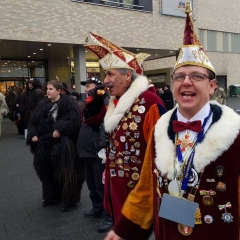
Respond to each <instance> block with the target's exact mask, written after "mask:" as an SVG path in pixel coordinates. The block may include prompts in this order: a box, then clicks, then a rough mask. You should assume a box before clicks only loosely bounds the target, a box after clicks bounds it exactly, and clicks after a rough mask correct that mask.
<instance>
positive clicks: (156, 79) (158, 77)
mask: <svg viewBox="0 0 240 240" xmlns="http://www.w3.org/2000/svg"><path fill="white" fill-rule="evenodd" d="M164 76H165V75H162V74H161V75H159V74H155V75H149V76H148V78H149V79H151V80H152V83H160V82H165V78H164Z"/></svg>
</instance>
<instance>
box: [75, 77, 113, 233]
mask: <svg viewBox="0 0 240 240" xmlns="http://www.w3.org/2000/svg"><path fill="white" fill-rule="evenodd" d="M81 85H82V86H84V87H85V93H86V97H87V98H86V102H87V104H86V106H85V108H84V109H83V121H82V124H81V129H80V132H79V137H78V142H77V146H78V153H79V156H80V161H81V162H85V176H86V183H87V186H88V190H89V192H90V193H89V197H90V199H91V201H92V209H90V210H87V211H85V212H84V216H85V217H86V218H94V217H103V218H104V220H103V223H102V224H101V225H100V226H99V227H98V231H99V232H106V231H109V230H110V229H111V228H112V219H111V216H109V214H108V213H106V212H105V211H104V206H103V196H104V184H103V183H102V174H103V171H104V168H105V161H104V160H103V159H102V158H101V155H99V152H100V153H101V152H102V146H100V144H99V138H100V134H101V132H100V125H101V124H102V122H103V116H104V114H105V109H106V106H107V104H108V97H107V96H106V94H104V95H103V96H102V97H101V98H102V100H98V99H97V100H95V101H92V102H89V97H90V95H89V92H92V91H93V90H94V89H95V88H103V83H102V81H101V80H100V79H99V78H96V77H91V78H88V79H87V80H86V81H81ZM93 116H94V117H93Z"/></svg>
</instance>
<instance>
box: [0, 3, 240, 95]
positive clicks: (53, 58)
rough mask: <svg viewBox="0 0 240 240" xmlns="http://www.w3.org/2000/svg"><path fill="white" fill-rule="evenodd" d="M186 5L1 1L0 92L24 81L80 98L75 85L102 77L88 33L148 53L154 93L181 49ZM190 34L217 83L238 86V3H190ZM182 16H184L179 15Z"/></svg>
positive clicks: (167, 76)
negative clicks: (63, 88) (56, 84)
mask: <svg viewBox="0 0 240 240" xmlns="http://www.w3.org/2000/svg"><path fill="white" fill-rule="evenodd" d="M185 3H186V1H176V0H85V1H81V0H51V1H48V0H15V1H9V0H1V4H0V13H1V14H0V16H1V17H0V18H1V21H0V32H1V37H0V38H1V39H0V56H1V58H0V90H1V91H3V92H4V91H6V89H7V87H8V86H9V85H13V84H15V85H17V86H20V85H21V84H23V80H24V78H25V77H36V78H39V79H41V80H42V82H43V83H44V82H46V81H47V80H50V79H55V77H56V76H58V78H59V79H60V80H61V81H63V82H65V83H67V84H68V86H69V88H71V87H73V82H74V81H75V87H76V90H77V91H78V92H83V90H82V89H81V86H80V83H79V82H80V81H81V80H85V78H86V77H87V76H101V77H103V73H102V71H101V69H100V67H99V65H98V64H97V58H96V57H95V56H94V54H92V53H90V52H86V50H85V49H84V47H83V45H84V44H86V42H85V41H86V37H87V34H88V32H89V31H92V32H94V33H97V34H99V35H101V36H103V37H106V38H107V39H109V40H110V41H112V42H114V43H116V44H117V45H119V46H122V47H124V48H126V49H128V50H130V51H132V52H135V53H137V52H138V51H140V52H147V53H150V54H151V57H150V58H149V59H148V61H146V62H145V63H144V71H145V74H146V75H148V76H149V77H150V78H152V79H153V80H154V81H153V82H154V83H155V84H156V85H157V86H161V85H163V84H165V83H167V84H169V85H171V81H170V75H171V73H172V69H173V67H174V64H175V60H176V53H177V50H178V48H179V47H180V46H181V44H182V39H183V29H184V23H185V18H184V15H183V17H181V16H177V15H178V14H177V13H178V12H179V11H180V10H181V12H182V11H183V10H184V9H180V8H181V7H182V8H183V7H184V4H185ZM192 5H193V16H194V20H195V30H196V32H197V34H198V35H199V38H200V40H201V42H202V44H203V45H204V47H205V50H206V51H207V53H208V56H209V58H210V59H211V62H212V64H213V66H214V68H215V70H216V73H217V76H218V80H219V84H220V85H221V86H224V87H225V89H228V87H229V86H230V85H235V84H240V80H239V75H240V69H239V68H238V64H239V63H240V26H239V25H238V24H237V23H238V20H239V18H240V16H239V14H238V9H239V7H240V2H238V1H233V0H229V1H227V2H226V1H223V0H212V1H207V0H201V1H200V0H193V2H192ZM180 15H181V14H180Z"/></svg>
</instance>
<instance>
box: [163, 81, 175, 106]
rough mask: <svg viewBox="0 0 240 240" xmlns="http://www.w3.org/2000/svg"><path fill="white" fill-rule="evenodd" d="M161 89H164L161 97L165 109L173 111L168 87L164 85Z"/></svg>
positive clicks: (170, 92)
mask: <svg viewBox="0 0 240 240" xmlns="http://www.w3.org/2000/svg"><path fill="white" fill-rule="evenodd" d="M163 89H164V93H163V95H162V98H163V101H164V104H165V107H166V109H167V110H171V109H173V106H174V103H173V95H172V91H171V90H170V86H169V85H165V86H164V88H163Z"/></svg>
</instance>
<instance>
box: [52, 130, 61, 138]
mask: <svg viewBox="0 0 240 240" xmlns="http://www.w3.org/2000/svg"><path fill="white" fill-rule="evenodd" d="M53 137H54V138H59V137H60V132H59V131H58V130H55V131H54V132H53Z"/></svg>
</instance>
